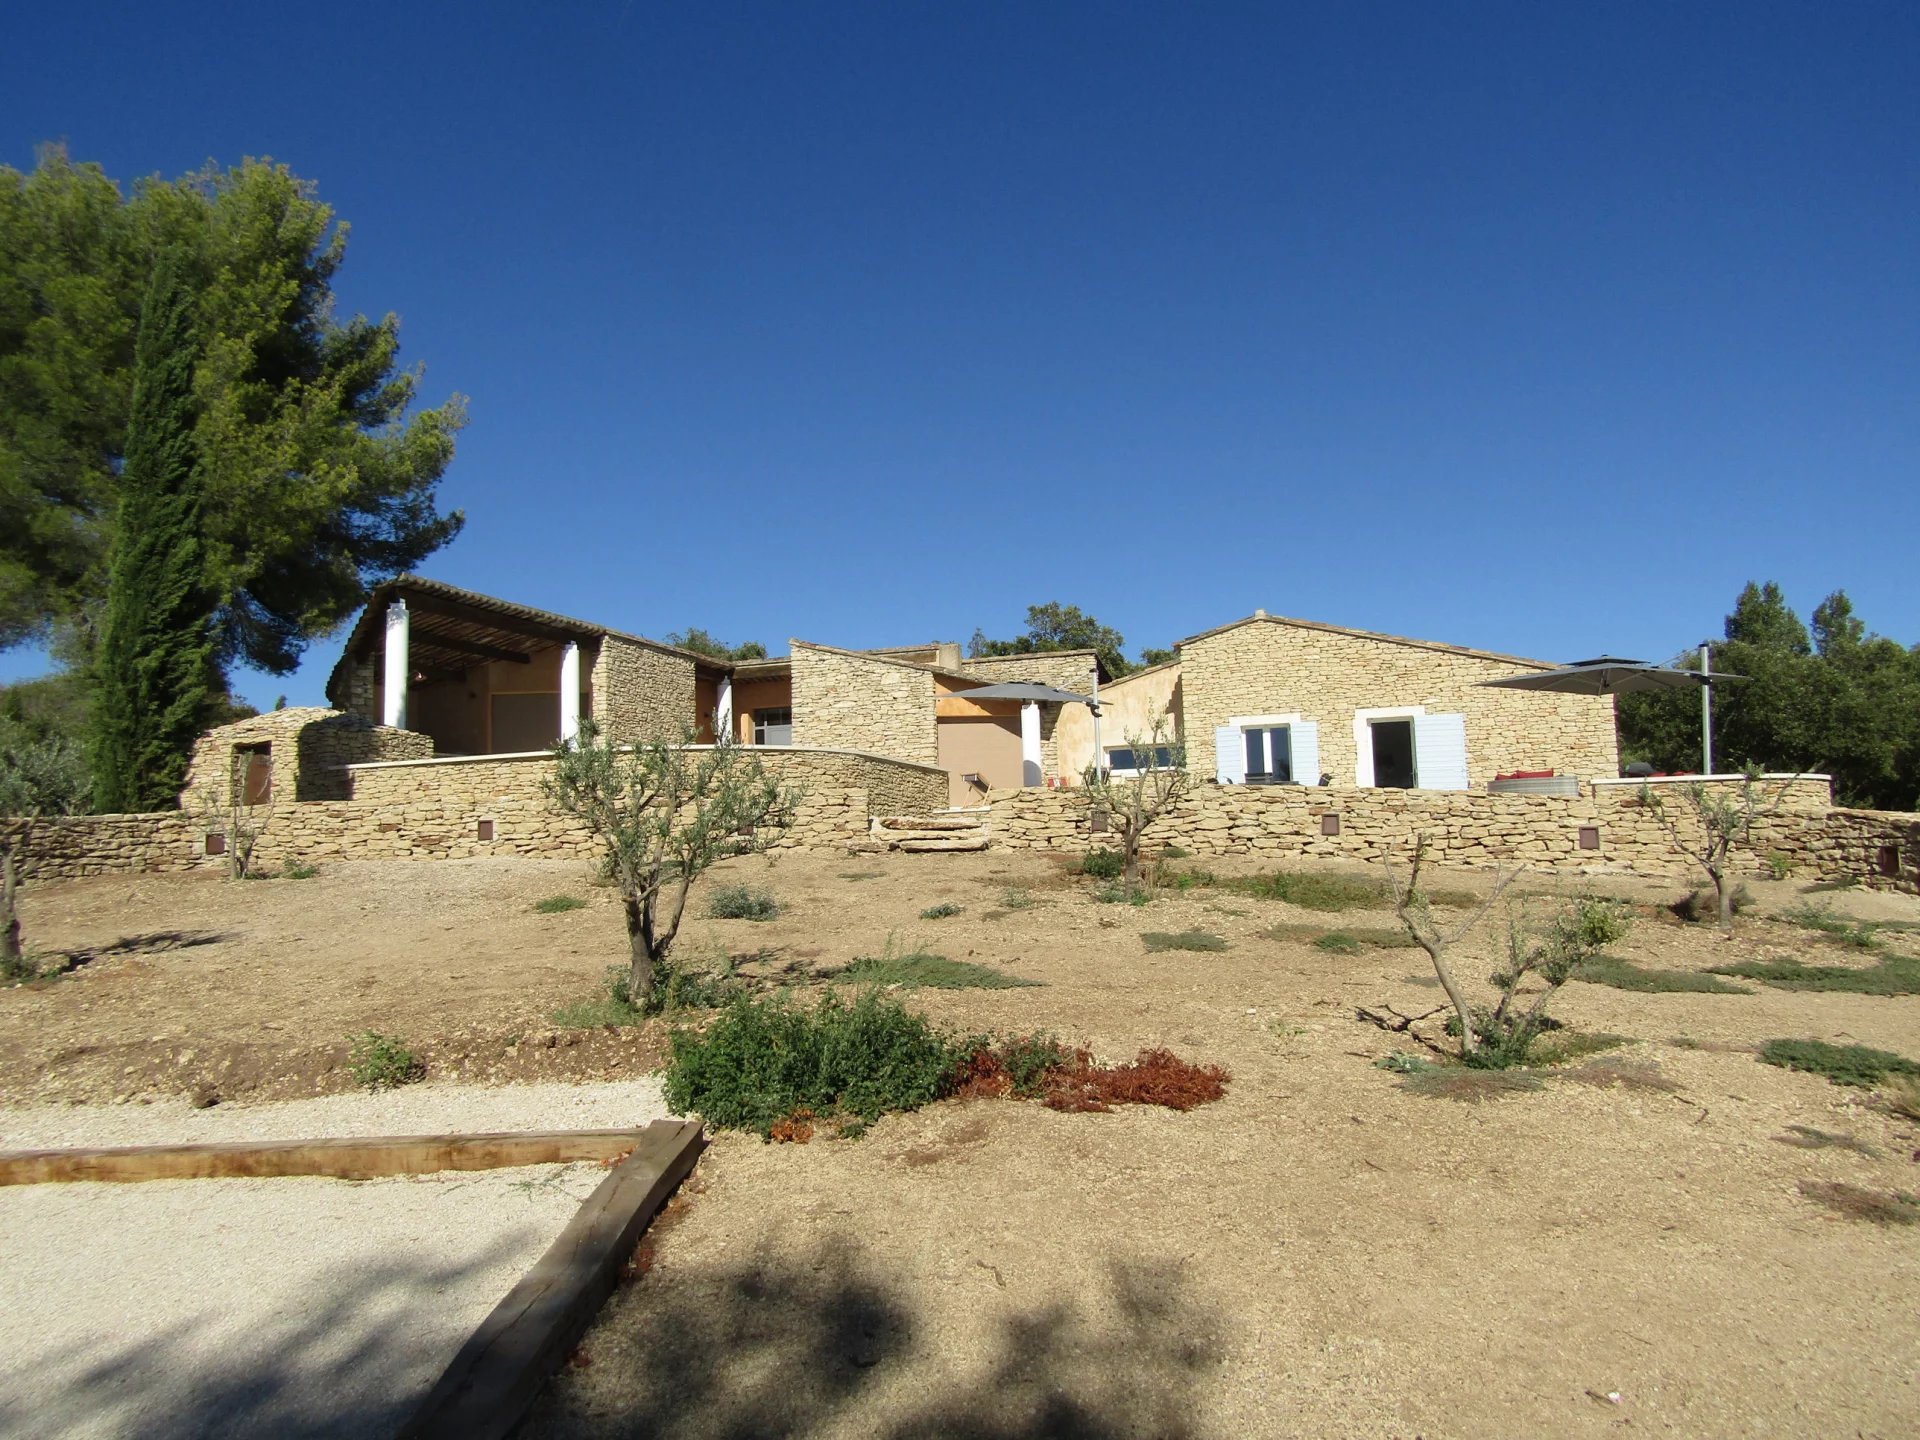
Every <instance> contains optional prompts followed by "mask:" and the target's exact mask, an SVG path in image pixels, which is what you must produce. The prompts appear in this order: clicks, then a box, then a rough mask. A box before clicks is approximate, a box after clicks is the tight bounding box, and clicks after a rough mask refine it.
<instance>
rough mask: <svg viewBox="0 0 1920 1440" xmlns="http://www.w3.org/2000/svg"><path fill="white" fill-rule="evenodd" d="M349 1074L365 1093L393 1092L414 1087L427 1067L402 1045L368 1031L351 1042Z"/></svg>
mask: <svg viewBox="0 0 1920 1440" xmlns="http://www.w3.org/2000/svg"><path fill="white" fill-rule="evenodd" d="M347 1073H348V1074H350V1075H352V1076H353V1083H354V1084H356V1085H359V1086H362V1087H364V1088H365V1089H368V1090H392V1089H395V1088H396V1087H398V1086H401V1085H411V1084H412V1083H413V1082H414V1081H415V1080H418V1079H420V1078H421V1077H422V1076H424V1075H425V1074H426V1073H427V1067H426V1066H424V1065H422V1064H421V1063H420V1060H419V1057H418V1056H416V1055H415V1054H414V1053H413V1051H411V1050H409V1049H408V1048H407V1047H406V1045H405V1044H404V1043H403V1042H401V1041H399V1040H396V1039H395V1038H394V1037H393V1036H391V1035H382V1034H380V1033H379V1032H378V1031H374V1030H368V1031H365V1032H363V1033H361V1034H359V1035H355V1036H352V1037H351V1039H350V1043H349V1046H348V1050H347Z"/></svg>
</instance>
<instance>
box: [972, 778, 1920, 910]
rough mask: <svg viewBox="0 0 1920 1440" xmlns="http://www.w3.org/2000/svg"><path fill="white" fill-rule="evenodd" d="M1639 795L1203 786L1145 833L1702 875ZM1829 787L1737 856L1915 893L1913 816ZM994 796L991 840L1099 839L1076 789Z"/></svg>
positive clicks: (1256, 852) (1190, 846)
mask: <svg viewBox="0 0 1920 1440" xmlns="http://www.w3.org/2000/svg"><path fill="white" fill-rule="evenodd" d="M1640 793H1641V792H1640V789H1639V787H1637V786H1618V787H1609V786H1602V787H1600V788H1599V789H1598V791H1597V792H1595V793H1588V794H1583V795H1580V796H1566V797H1561V796H1550V795H1488V794H1485V793H1480V792H1466V793H1443V792H1436V791H1421V790H1359V789H1340V788H1336V787H1331V786H1330V787H1327V788H1324V789H1314V788H1308V787H1303V786H1296V785H1275V786H1241V785H1212V784H1205V785H1199V786H1196V787H1195V788H1194V790H1193V791H1192V792H1190V794H1189V795H1188V796H1187V797H1186V798H1185V799H1184V800H1183V801H1182V802H1181V804H1180V805H1179V806H1178V807H1177V808H1176V810H1175V811H1174V812H1173V813H1172V814H1170V815H1169V816H1168V817H1167V818H1166V819H1165V820H1163V821H1162V822H1161V823H1160V824H1159V825H1157V826H1155V827H1154V829H1153V830H1152V831H1151V832H1150V833H1151V840H1152V843H1153V844H1155V845H1177V846H1179V847H1180V848H1182V849H1184V850H1188V851H1191V852H1192V853H1193V854H1195V855H1203V856H1224V855H1247V856H1254V857H1259V858H1268V857H1271V858H1275V859H1280V858H1289V857H1301V856H1304V857H1314V858H1322V859H1343V860H1359V861H1367V862H1378V861H1381V860H1384V859H1391V860H1395V861H1399V862H1401V863H1404V862H1405V861H1406V859H1407V857H1408V855H1409V854H1410V853H1411V849H1412V845H1413V841H1414V837H1415V836H1416V835H1420V834H1424V835H1426V836H1427V838H1428V841H1429V843H1430V845H1431V846H1432V849H1433V852H1434V856H1435V858H1436V859H1437V860H1438V861H1439V862H1440V863H1442V864H1448V865H1504V866H1507V867H1509V868H1511V867H1513V866H1515V865H1519V864H1525V865H1527V866H1529V867H1530V868H1534V869H1547V870H1561V871H1569V872H1574V873H1584V874H1608V873H1626V874H1636V875H1652V876H1660V877H1664V878H1675V879H1683V878H1698V877H1699V872H1698V871H1697V869H1696V868H1695V866H1694V864H1693V862H1692V861H1691V860H1690V859H1688V858H1687V856H1686V855H1685V854H1683V853H1682V852H1681V851H1680V850H1679V848H1678V847H1676V845H1675V844H1674V842H1673V838H1672V836H1671V835H1670V834H1669V833H1668V831H1667V830H1666V828H1665V826H1664V825H1663V824H1662V822H1661V820H1660V818H1659V814H1658V813H1657V812H1656V811H1655V810H1654V809H1652V808H1649V807H1647V806H1646V805H1644V804H1642V802H1641V800H1640ZM1766 793H1767V794H1768V795H1771V793H1772V791H1771V789H1769V790H1768V791H1767V792H1766ZM1829 793H1830V792H1829V783H1828V782H1827V781H1826V780H1824V779H1802V780H1796V781H1792V782H1787V783H1786V785H1785V799H1784V801H1783V803H1782V804H1781V806H1780V807H1779V808H1778V809H1777V810H1775V811H1773V812H1772V813H1771V814H1769V815H1767V816H1765V817H1764V818H1762V819H1761V820H1759V821H1758V822H1757V823H1756V824H1755V826H1754V834H1753V843H1752V845H1751V846H1749V847H1747V850H1746V851H1745V853H1742V854H1740V855H1738V856H1737V863H1738V864H1739V865H1741V866H1743V867H1744V868H1746V869H1748V870H1750V871H1757V870H1759V869H1760V868H1761V866H1762V864H1763V862H1764V860H1765V857H1766V856H1767V855H1769V854H1771V853H1775V852H1777V853H1779V854H1780V855H1783V856H1785V857H1786V859H1787V861H1788V863H1790V864H1791V865H1792V866H1793V867H1794V873H1795V874H1796V875H1797V876H1800V877H1802V878H1805V879H1826V880H1843V879H1856V880H1861V881H1864V882H1866V883H1868V884H1872V885H1877V886H1881V887H1884V888H1893V889H1902V890H1909V891H1916V892H1920V816H1915V815H1891V814H1884V813H1878V812H1873V811H1864V810H1842V809H1835V808H1831V807H1830V806H1829V805H1828V803H1827V801H1828V799H1829ZM989 804H990V805H991V806H992V812H993V819H992V830H993V840H994V843H995V844H996V845H1007V846H1011V847H1015V848H1029V849H1038V850H1057V851H1082V850H1086V849H1088V848H1089V847H1091V846H1093V845H1096V844H1098V843H1100V840H1099V838H1098V837H1096V836H1094V835H1093V834H1092V833H1091V831H1090V829H1089V826H1088V822H1087V815H1086V811H1085V808H1084V803H1083V798H1082V797H1079V796H1076V795H1074V794H1072V793H1070V792H1069V793H1062V792H1058V791H1047V790H1015V791H1002V792H1000V793H998V794H996V795H994V796H992V797H990V800H989ZM1664 808H1665V810H1666V813H1667V814H1668V815H1669V816H1671V817H1672V818H1673V819H1674V821H1675V823H1676V824H1678V825H1679V826H1680V830H1681V834H1682V836H1683V837H1684V838H1686V839H1687V840H1688V841H1689V842H1691V841H1692V840H1693V839H1694V838H1696V837H1697V835H1698V833H1699V824H1698V820H1697V818H1695V817H1694V815H1693V812H1692V810H1691V809H1690V807H1689V806H1688V805H1687V804H1686V802H1685V800H1684V799H1683V798H1682V797H1681V796H1679V795H1677V794H1676V795H1670V796H1667V797H1665V799H1664ZM1583 842H1585V843H1583ZM1589 844H1590V845H1591V846H1592V847H1593V848H1588V845H1589ZM1888 847H1892V848H1893V852H1894V854H1893V858H1892V859H1891V860H1889V857H1888ZM1889 869H1891V871H1892V872H1893V873H1891V874H1889V873H1887V872H1888V870H1889Z"/></svg>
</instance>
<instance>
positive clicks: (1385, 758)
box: [1060, 611, 1620, 790]
mask: <svg viewBox="0 0 1920 1440" xmlns="http://www.w3.org/2000/svg"><path fill="white" fill-rule="evenodd" d="M1553 668H1555V667H1554V666H1553V665H1552V664H1551V663H1549V662H1547V661H1544V660H1529V659H1525V658H1523V657H1520V656H1515V655H1501V654H1496V653H1493V652H1491V651H1485V650H1472V649H1468V648H1466V647H1464V646H1459V645H1447V644H1442V643H1440V642H1438V641H1431V640H1411V639H1407V638H1405V637H1403V636H1398V635H1382V634H1377V633H1375V632H1373V631H1368V630H1353V629H1348V628H1346V627H1343V626H1338V625H1327V624H1322V623H1320V622H1317V621H1312V620H1293V619H1286V618H1283V617H1281V616H1277V615H1268V614H1267V613H1266V612H1265V611H1256V612H1255V613H1254V614H1253V615H1250V616H1248V617H1247V618H1246V619H1244V620H1237V621H1235V622H1234V623H1232V624H1230V625H1223V626H1220V627H1219V628H1217V629H1214V630H1207V631H1203V632H1202V633H1201V634H1198V635H1191V636H1188V637H1187V638H1186V639H1184V640H1182V641H1180V642H1179V648H1178V658H1177V659H1176V660H1174V661H1171V662H1169V663H1168V664H1165V665H1159V666H1155V667H1153V668H1152V669H1149V670H1143V671H1139V672H1137V673H1136V674H1133V675H1129V676H1127V677H1126V678H1125V679H1123V680H1120V681H1117V682H1116V683H1114V684H1112V685H1110V686H1108V687H1106V688H1105V689H1104V690H1102V692H1101V696H1100V698H1101V705H1102V717H1101V736H1100V750H1101V758H1102V760H1103V761H1104V763H1106V764H1107V765H1108V766H1109V767H1110V768H1113V769H1115V770H1118V771H1120V772H1121V773H1124V772H1125V771H1126V769H1127V768H1128V766H1129V765H1130V764H1131V762H1132V759H1133V750H1132V747H1131V746H1130V744H1129V740H1130V739H1131V738H1133V737H1139V736H1144V735H1145V734H1146V733H1147V732H1148V730H1149V728H1150V723H1151V717H1152V716H1153V715H1154V714H1156V713H1160V714H1165V715H1167V716H1169V718H1170V719H1171V722H1172V728H1173V729H1174V730H1175V731H1176V732H1177V733H1178V734H1179V736H1180V737H1181V739H1182V740H1183V741H1184V742H1185V747H1186V759H1187V766H1188V768H1189V769H1190V770H1192V771H1193V772H1194V773H1195V774H1197V775H1201V776H1205V777H1208V778H1211V779H1213V780H1216V781H1218V782H1219V783H1220V784H1223V785H1238V784H1262V783H1264V784H1300V785H1308V786H1314V785H1321V784H1327V785H1334V786H1342V787H1347V786H1351V787H1356V788H1359V789H1373V788H1381V789H1408V790H1412V789H1420V790H1468V789H1475V788H1484V787H1485V786H1486V783H1487V782H1488V781H1489V780H1492V779H1493V778H1495V777H1496V776H1497V775H1501V774H1511V773H1514V772H1523V773H1542V772H1553V773H1555V774H1556V775H1558V776H1563V777H1570V778H1573V779H1576V780H1581V781H1591V780H1594V779H1611V778H1614V777H1616V776H1617V775H1618V774H1619V765H1620V750H1619V741H1618V738H1617V736H1616V734H1615V723H1614V705H1613V700H1612V698H1611V697H1600V696H1586V695H1561V694H1551V693H1543V692H1539V691H1526V690H1504V689H1484V688H1480V686H1481V682H1483V681H1487V680H1494V679H1500V678H1504V677H1506V676H1510V675H1518V674H1525V673H1526V672H1528V671H1543V670H1551V669H1553ZM1060 733H1061V736H1062V739H1061V757H1060V758H1061V763H1062V765H1063V767H1065V769H1066V770H1067V772H1068V773H1069V774H1075V773H1079V772H1081V771H1083V770H1084V769H1085V768H1086V767H1087V766H1088V765H1090V764H1092V763H1093V761H1094V758H1095V752H1094V744H1093V727H1092V719H1091V716H1087V715H1085V714H1084V713H1083V714H1080V715H1075V716H1073V717H1071V718H1070V719H1067V720H1063V722H1062V724H1061V727H1060Z"/></svg>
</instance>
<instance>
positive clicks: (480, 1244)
mask: <svg viewBox="0 0 1920 1440" xmlns="http://www.w3.org/2000/svg"><path fill="white" fill-rule="evenodd" d="M660 1113H661V1109H660V1105H659V1099H658V1089H657V1087H656V1086H654V1085H653V1084H652V1083H651V1082H646V1081H642V1082H631V1083H624V1084H618V1085H602V1086H581V1087H569V1086H559V1085H539V1086H518V1087H512V1088H505V1089H499V1090H460V1089H454V1088H452V1087H429V1086H419V1087H415V1088H413V1089H410V1090H404V1091H399V1092H393V1093H389V1094H385V1095H377V1096H330V1097H326V1098H324V1099H319V1100H306V1101H297V1102H291V1103H286V1104H277V1105H264V1106H256V1107H224V1106H223V1107H219V1108H217V1109H214V1110H208V1111H195V1110H191V1109H189V1108H188V1107H187V1106H186V1105H185V1104H184V1103H168V1104H154V1105H140V1106H125V1105H123V1106H112V1107H87V1108H82V1107H70V1106H41V1107H34V1108H32V1109H27V1110H11V1111H0V1135H3V1136H4V1141H5V1143H6V1144H7V1145H10V1146H20V1145H52V1144H69V1145H71V1144H122V1143H131V1144H149V1143H157V1142H164V1141H176V1140H216V1139H236V1138H274V1137H285V1136H300V1135H313V1136H319V1135H347V1134H392V1133H408V1132H416V1131H417V1132H425V1133H436V1132H437V1133H444V1132H447V1131H450V1130H478V1129H530V1128H536V1127H563V1126H564V1127H569V1128H571V1127H580V1126H609V1125H640V1124H645V1123H646V1122H647V1121H649V1120H651V1119H655V1118H658V1116H659V1114H660ZM605 1173H606V1172H605V1171H604V1170H603V1169H602V1168H601V1167H599V1166H597V1165H564V1166H531V1167H527V1168H524V1169H515V1170H494V1171H485V1172H469V1173H449V1174H438V1175H424V1176H415V1177H405V1178H396V1179H391V1180H374V1181H364V1182H350V1181H341V1180H327V1179H288V1180H202V1181H162V1182H154V1183H149V1184H140V1185H30V1186H15V1187H8V1188H5V1189H0V1434H8V1435H35V1436H41V1435H62V1436H69V1435H70V1436H86V1437H121V1436H126V1437H133V1436H140V1437H143V1440H145V1437H155V1440H165V1437H174V1436H179V1437H187V1436H193V1437H199V1436H241V1435H247V1436H253V1435H273V1436H277V1437H296V1440H305V1437H313V1440H319V1437H327V1440H349V1437H360V1436H368V1437H372V1436H386V1435H390V1434H392V1433H393V1431H394V1429H395V1428H396V1427H397V1426H398V1425H399V1423H400V1422H401V1421H402V1420H404V1419H405V1418H406V1415H407V1414H408V1413H409V1412H410V1411H411V1409H412V1407H413V1406H414V1405H416V1404H417V1403H418V1402H419V1398H420V1396H421V1395H422V1394H423V1393H424V1390H425V1388H426V1387H427V1386H429V1385H431V1384H432V1382H433V1381H434V1379H436V1378H437V1377H438V1375H439V1373H440V1371H441V1370H442V1369H443V1368H444V1367H445V1365H446V1363H447V1362H448V1361H449V1360H450V1359H451V1358H452V1356H453V1354H454V1352H455V1351H457V1350H458V1349H459V1347H460V1345H461V1344H462V1342H464V1341H465V1339H466V1337H467V1336H468V1335H469V1334H470V1333H471V1332H472V1330H473V1328H474V1326H476V1325H477V1324H478V1323H479V1322H480V1321H481V1320H482V1319H483V1318H484V1317H485V1316H486V1314H487V1313H488V1311H490V1310H491V1309H492V1308H493V1306H494V1305H495V1304H496V1303H497V1302H498V1301H499V1300H500V1298H501V1297H502V1296H503V1295H504V1294H505V1293H506V1292H507V1290H508V1289H509V1288H510V1287H511V1286H512V1285H513V1283H514V1282H515V1281H516V1280H518V1279H519V1278H520V1276H521V1275H522V1274H523V1273H524V1272H525V1270H526V1269H527V1267H528V1266H529V1265H531V1264H532V1263H533V1261H534V1260H535V1259H536V1258H537V1257H538V1256H539V1255H540V1253H541V1252H542V1251H543V1250H544V1249H545V1248H546V1247H547V1246H548V1245H549V1244H551V1243H552V1242H553V1239H554V1238H555V1237H556V1236H557V1235H558V1234H559V1233H560V1231H561V1229H562V1228H563V1227H564V1226H565V1225H566V1223H567V1222H568V1221H569V1220H570V1219H572V1217H573V1215H574V1214H575V1212H576V1210H577V1209H578V1207H579V1204H580V1201H581V1200H582V1199H584V1198H585V1197H586V1196H587V1195H588V1194H589V1193H590V1192H591V1191H592V1189H593V1187H594V1186H595V1185H597V1184H598V1183H599V1182H600V1180H601V1178H602V1177H603V1176H604V1175H605Z"/></svg>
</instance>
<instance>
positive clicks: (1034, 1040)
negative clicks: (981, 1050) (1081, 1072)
mask: <svg viewBox="0 0 1920 1440" xmlns="http://www.w3.org/2000/svg"><path fill="white" fill-rule="evenodd" d="M994 1053H995V1054H996V1055H997V1056H999V1058H1000V1064H1001V1065H1002V1066H1003V1067H1004V1068H1005V1069H1006V1072H1007V1081H1008V1083H1009V1084H1010V1085H1011V1086H1012V1087H1013V1093H1014V1094H1016V1095H1018V1096H1020V1097H1021V1098H1022V1099H1027V1100H1031V1099H1033V1098H1034V1097H1035V1096H1037V1095H1039V1094H1040V1093H1041V1091H1042V1090H1044V1089H1045V1088H1046V1079H1047V1076H1048V1074H1049V1073H1051V1072H1052V1071H1055V1070H1058V1069H1060V1068H1061V1067H1062V1066H1064V1065H1066V1064H1067V1063H1068V1062H1070V1061H1071V1060H1072V1059H1073V1048H1072V1047H1071V1046H1069V1045H1065V1044H1062V1043H1061V1041H1060V1039H1059V1038H1058V1037H1057V1036H1054V1035H1047V1034H1038V1035H1012V1036H1009V1037H1008V1038H1007V1039H1005V1040H1003V1041H1001V1042H1000V1043H999V1044H998V1045H997V1046H995V1047H994Z"/></svg>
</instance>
